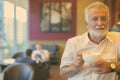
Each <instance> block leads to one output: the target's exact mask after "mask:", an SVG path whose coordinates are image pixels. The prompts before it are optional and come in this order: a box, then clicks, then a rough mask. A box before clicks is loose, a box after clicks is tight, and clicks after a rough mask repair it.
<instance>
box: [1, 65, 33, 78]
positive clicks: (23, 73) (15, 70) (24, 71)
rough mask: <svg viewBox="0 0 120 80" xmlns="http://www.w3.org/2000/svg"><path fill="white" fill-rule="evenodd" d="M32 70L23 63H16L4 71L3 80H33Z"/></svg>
mask: <svg viewBox="0 0 120 80" xmlns="http://www.w3.org/2000/svg"><path fill="white" fill-rule="evenodd" d="M33 76H34V70H33V68H32V67H31V66H30V65H28V64H24V63H16V64H12V65H10V66H8V67H7V68H6V69H5V70H4V78H3V80H33Z"/></svg>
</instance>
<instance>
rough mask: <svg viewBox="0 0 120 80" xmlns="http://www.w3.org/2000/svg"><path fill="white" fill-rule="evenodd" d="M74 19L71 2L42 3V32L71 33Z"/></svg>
mask: <svg viewBox="0 0 120 80" xmlns="http://www.w3.org/2000/svg"><path fill="white" fill-rule="evenodd" d="M72 18H73V17H72V3H71V2H69V1H65V2H64V1H61V2H57V1H56V2H54V1H53V2H52V1H51V2H41V3H40V30H41V32H71V29H72Z"/></svg>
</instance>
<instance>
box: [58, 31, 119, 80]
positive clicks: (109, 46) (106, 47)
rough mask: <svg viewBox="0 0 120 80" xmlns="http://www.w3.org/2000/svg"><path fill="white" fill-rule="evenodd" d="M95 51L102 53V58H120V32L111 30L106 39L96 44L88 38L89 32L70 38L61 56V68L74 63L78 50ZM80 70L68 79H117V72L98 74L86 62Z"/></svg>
mask: <svg viewBox="0 0 120 80" xmlns="http://www.w3.org/2000/svg"><path fill="white" fill-rule="evenodd" d="M78 51H81V52H86V51H88V52H93V53H99V54H101V55H102V59H106V60H107V61H111V60H112V61H116V60H117V59H120V33H116V32H109V33H108V35H107V37H106V39H104V40H103V41H102V42H101V43H100V44H94V43H93V42H91V41H90V40H89V38H88V35H87V33H85V34H83V35H81V36H76V37H73V38H70V39H68V41H67V43H66V46H65V50H64V53H63V56H62V58H61V65H60V69H61V68H62V67H64V66H67V65H71V64H72V63H73V57H74V56H75V55H76V52H78ZM82 68H83V69H81V71H80V72H78V73H77V74H75V75H74V76H73V77H70V78H68V80H115V78H116V73H115V72H114V73H107V74H96V73H94V72H92V71H91V70H90V68H89V66H88V64H87V63H85V64H84V65H83V67H82Z"/></svg>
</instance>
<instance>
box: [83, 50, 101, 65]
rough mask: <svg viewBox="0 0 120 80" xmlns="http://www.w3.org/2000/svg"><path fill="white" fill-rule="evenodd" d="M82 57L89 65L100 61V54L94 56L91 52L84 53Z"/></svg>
mask: <svg viewBox="0 0 120 80" xmlns="http://www.w3.org/2000/svg"><path fill="white" fill-rule="evenodd" d="M82 57H83V60H84V61H85V63H87V64H92V63H95V62H97V61H98V60H100V55H99V54H92V53H90V52H83V54H82Z"/></svg>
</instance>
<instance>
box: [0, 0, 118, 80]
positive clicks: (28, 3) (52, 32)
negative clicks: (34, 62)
mask: <svg viewBox="0 0 120 80" xmlns="http://www.w3.org/2000/svg"><path fill="white" fill-rule="evenodd" d="M96 1H100V2H103V3H105V4H106V5H107V6H108V7H109V9H110V23H109V28H110V31H120V23H119V21H120V0H0V80H18V79H15V77H14V76H19V80H28V78H29V77H30V75H26V74H29V73H32V72H31V70H29V69H27V67H26V66H25V65H24V66H22V65H20V64H19V65H16V66H15V67H14V68H13V70H10V74H9V71H8V75H7V76H5V70H6V69H7V68H8V67H9V65H15V58H13V56H15V55H16V56H20V57H21V56H22V57H24V56H25V51H26V50H27V49H29V48H31V49H35V44H37V43H40V44H42V45H43V48H45V49H47V50H48V51H49V52H50V61H49V63H48V64H47V65H45V67H44V68H41V69H38V67H37V68H36V66H32V67H34V70H35V71H34V72H35V73H34V74H35V77H36V78H35V79H34V80H67V79H65V78H62V77H61V76H60V74H59V65H60V60H61V57H62V54H63V51H64V48H65V44H66V41H67V39H68V38H71V37H73V36H76V35H81V34H82V33H84V32H86V31H87V29H86V27H85V23H84V20H85V19H84V9H85V7H86V6H87V5H89V4H90V3H92V2H96ZM53 9H55V10H56V11H60V13H56V12H53V13H52V10H53ZM61 19H62V20H61ZM58 23H59V24H58ZM17 53H19V54H17ZM27 66H28V65H27ZM30 66H31V65H30ZM16 67H20V68H22V69H20V70H19V71H17V70H18V69H19V68H17V69H16V70H15V68H16ZM20 71H21V72H22V71H24V72H22V74H21V75H20V74H18V73H19V72H20ZM15 72H16V74H14V73H15ZM12 73H13V74H14V76H13V75H12ZM11 76H13V77H12V78H11ZM23 76H26V79H24V78H22V77H23ZM4 77H6V78H4ZM8 78H9V79H8ZM29 80H32V79H29Z"/></svg>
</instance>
